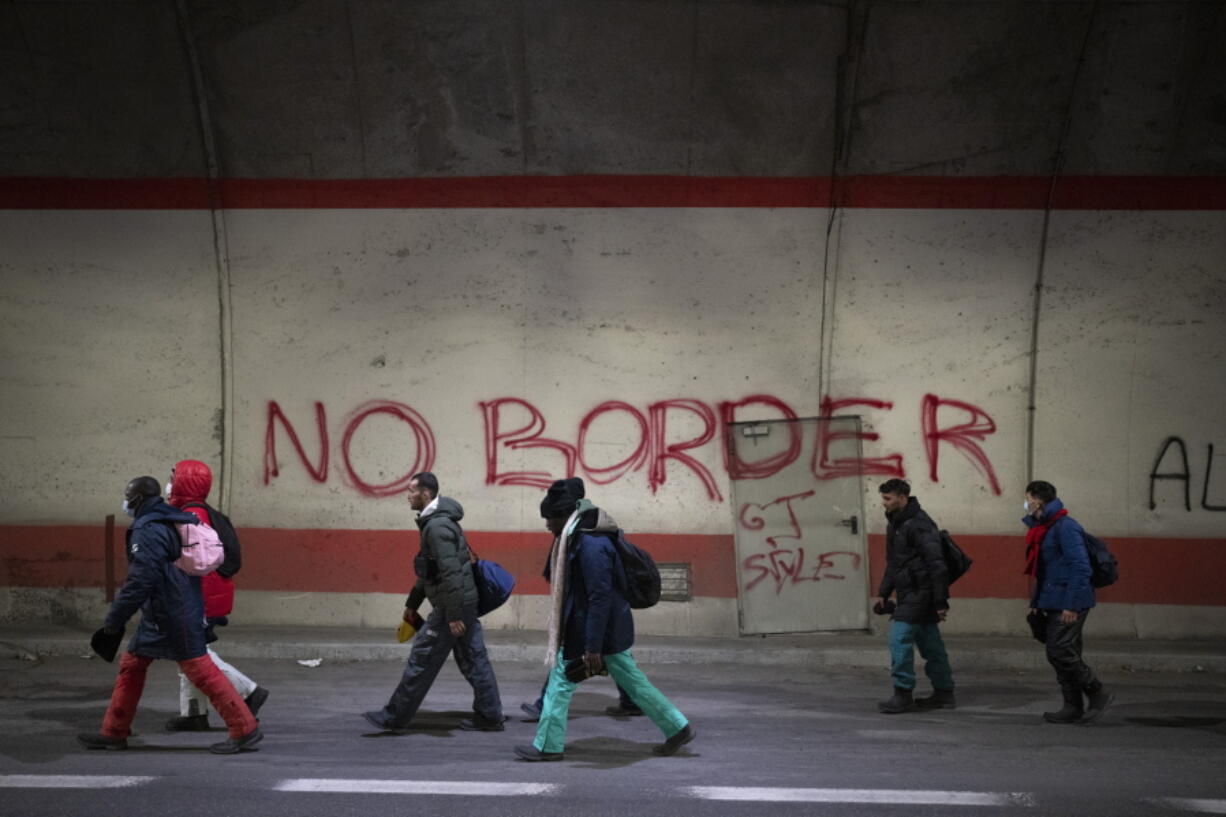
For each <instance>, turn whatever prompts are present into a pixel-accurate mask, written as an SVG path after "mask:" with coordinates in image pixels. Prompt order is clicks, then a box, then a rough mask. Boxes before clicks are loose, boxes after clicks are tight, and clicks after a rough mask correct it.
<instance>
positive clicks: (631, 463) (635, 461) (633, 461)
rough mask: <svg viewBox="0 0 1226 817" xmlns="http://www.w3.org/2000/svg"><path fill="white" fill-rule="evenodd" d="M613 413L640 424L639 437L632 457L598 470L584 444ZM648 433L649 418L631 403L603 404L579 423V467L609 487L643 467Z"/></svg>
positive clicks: (647, 450) (613, 401) (591, 477)
mask: <svg viewBox="0 0 1226 817" xmlns="http://www.w3.org/2000/svg"><path fill="white" fill-rule="evenodd" d="M611 411H622V412H625V413H626V414H629V415H630V416H631V417H632V418H633V419H634V421H635V422H636V423H638V426H639V436H638V440H637V441H636V442H635V448H634V451H632V452H630V456H628V457H626V458H625V459H624V460H622V461H621V462H616V463H614V464H613V465H609V466H605V467H603V468H597V467H596V466H594V465H591V464H590V463H589V462H588V461H587V458H586V457H585V456H584V451H585V450H586V448H585V447H584V443H585V442H586V441H587V434H588V431H590V430H591V428H592V423H594V422H596V419H597V418H598V417H601V416H602V415H605V414H608V413H609V412H611ZM648 433H649V428H648V424H647V418H645V417H644V416H643V415H642V413H641V412H640V411H639V410H638V409H636V408H635V407H634V406H632V405H630V404H629V403H623V402H621V401H620V400H609V401H607V402H604V403H601V404H600V405H599V406H597V407H596V408H594V409H592V410H591V411H589V412H588V413H587V416H585V417H584V418H583V422H581V423H579V443H578V445H577V446H576V448H577V449H578V451H579V465H580V466H582V467H583V472H584V473H585V474H587V476H588V479H590V480H591V481H592V482H594V483H596V484H597V485H608V484H609V483H610V482H615V481H617V480H618V479H621V478H622V477H623V476H625V475H626V474H627V473H628V472H630V471H637V470H638V469H640V468H642V467H643V464H644V463H645V462H646V461H647V456H648V453H649V445H648ZM487 450H488V449H487Z"/></svg>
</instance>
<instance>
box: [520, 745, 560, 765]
mask: <svg viewBox="0 0 1226 817" xmlns="http://www.w3.org/2000/svg"><path fill="white" fill-rule="evenodd" d="M515 756H516V757H518V758H519V759H520V760H526V761H528V762H529V763H540V762H542V761H549V760H561V759H562V753H561V752H542V751H541V750H540V749H537V748H536V747H535V746H532V745H531V744H529V745H527V746H516V747H515Z"/></svg>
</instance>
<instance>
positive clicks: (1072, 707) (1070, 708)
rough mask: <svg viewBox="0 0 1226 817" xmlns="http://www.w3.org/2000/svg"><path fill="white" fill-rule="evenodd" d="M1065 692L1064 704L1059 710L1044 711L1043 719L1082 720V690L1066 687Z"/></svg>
mask: <svg viewBox="0 0 1226 817" xmlns="http://www.w3.org/2000/svg"><path fill="white" fill-rule="evenodd" d="M1063 694H1064V706H1063V707H1061V708H1060V710H1059V711H1058V712H1044V713H1043V720H1045V721H1047V722H1048V723H1077V721H1079V720H1081V716H1082V713H1083V711H1084V710H1083V707H1082V705H1081V690H1079V689H1073V690H1069V689H1066V690H1063ZM1099 714H1101V713H1099Z"/></svg>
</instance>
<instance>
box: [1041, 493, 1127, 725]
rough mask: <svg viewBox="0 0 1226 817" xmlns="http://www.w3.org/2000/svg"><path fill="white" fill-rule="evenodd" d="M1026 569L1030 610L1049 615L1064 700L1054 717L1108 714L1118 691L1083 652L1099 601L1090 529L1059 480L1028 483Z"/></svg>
mask: <svg viewBox="0 0 1226 817" xmlns="http://www.w3.org/2000/svg"><path fill="white" fill-rule="evenodd" d="M1022 524H1024V525H1025V526H1026V527H1027V528H1028V531H1027V533H1026V569H1025V571H1024V572H1025V573H1026V575H1028V576H1032V577H1034V582H1033V588H1032V593H1031V596H1030V612H1031V614H1032V615H1034V614H1038V615H1041V616H1044V617H1045V618H1046V639H1045V641H1044V645H1045V646H1046V648H1047V661H1048V663H1049V664H1051V665H1052V668H1053V669H1054V670H1055V671H1056V681H1057V683H1059V684H1060V692H1061V694H1062V696H1063V697H1064V706H1063V707H1061V708H1060V709H1059V710H1058V711H1056V712H1044V713H1043V719H1044V720H1045V721H1047V722H1048V723H1064V724H1068V723H1081V724H1089V723H1093V722H1094V721H1096V720H1098V719H1099V718H1101V717H1102V715H1103V713H1104V712H1105V711H1106V710H1107V707H1108V706H1110V705H1111V702H1112V701H1113V700H1115V696H1114V695H1112V694H1111V693H1110V692H1108V691H1107V690H1106V688H1105V687H1104V686H1103V682H1102V681H1100V680H1098V678H1097V677H1096V676H1095V675H1094V670H1092V669H1091V668H1090V667H1089V665H1088V664H1086V662H1085V661H1083V660H1082V658H1081V647H1082V638H1081V634H1082V630H1083V628H1084V627H1085V623H1086V617H1087V616H1088V615H1089V614H1090V608H1091V607H1093V606H1094V604H1095V600H1094V587H1093V585H1091V584H1090V575H1091V573H1092V570H1091V568H1090V554H1089V551H1088V550H1087V549H1086V539H1085V529H1084V528H1082V527H1081V525H1079V524H1078V523H1077V521H1076V520H1075V519H1073V518H1072V517H1071V516H1069V515H1068V510H1066V509H1065V507H1064V503H1063V502H1061V501H1060V500H1059V499H1057V498H1056V486H1054V485H1052V484H1051V483H1050V482H1043V481H1042V480H1036V481H1034V482H1031V483H1030V484H1029V485H1027V486H1026V516H1025V517H1024V518H1023V519H1022Z"/></svg>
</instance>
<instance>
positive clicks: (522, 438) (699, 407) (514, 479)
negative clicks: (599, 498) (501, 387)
mask: <svg viewBox="0 0 1226 817" xmlns="http://www.w3.org/2000/svg"><path fill="white" fill-rule="evenodd" d="M508 406H511V407H518V408H519V409H521V410H522V411H524V412H527V415H528V420H527V422H526V423H523V424H522V425H520V426H519V427H518V428H515V429H514V430H510V431H508V430H506V429H505V428H504V424H505V423H506V419H505V417H504V414H503V410H504V409H505V408H506V407H508ZM480 407H481V416H482V419H483V421H484V423H485V484H486V485H527V486H532V487H536V488H548V487H549V485H550V483H552V482H553V481H554V480H555V479H561V478H563V477H573V476H575V474H576V473H577V467H578V466H582V467H583V472H584V476H585V477H587V478H589V479H591V480H592V481H593V482H595V483H597V484H600V485H604V484H608V483H610V482H613V481H614V480H616V479H619V478H621V477H622V476H624V475H626V474H627V473H629V472H630V471H637V470H639V469H641V468H642V467H643V466H644V465H648V466H649V467H648V476H647V485H648V487H650V488H651V490H652V492H653V493H654V492H656V491H658V490H659V489H660V486H661V485H663V484H664V483H665V482H666V481H667V480H668V473H667V470H666V466H667V464H668V461H669V460H672V461H674V462H678V463H680V464H682V465H684V466H686V467H687V468H689V469H690V470H691V471H693V472H694V474H695V475H697V476H698V479H699V481H701V482H702V485H703V488H704V490H705V491H706V493H707V496H708V497H709V498H710V499H712V500H714V501H717V502H721V501H723V494H721V493H720V490H719V486H718V485H717V484H716V482H715V477H714V476H713V475H712V474H711V471H710V469H708V468H707V467H706V466H705V465H703V464H702V463H701V462H699V461H698V460H697V459H695V458H694V457H692V456H690V455H689V454H687V453H685V452H687V451H689V450H691V449H695V448H699V447H701V446H703V445H706V444H707V443H708V442H710V441H711V440H712V439H713V438H714V437H715V432H716V429H717V427H718V425H717V420H716V416H715V412H714V411H713V410H712V409H711V407H710V406H708V405H707V404H706V403H703V402H700V401H698V400H662V401H660V402H658V403H652V404H651V405H649V406H648V407H647V415H646V416H644V415H643V413H642V412H640V411H639V410H638V409H636V408H635V407H634V406H632V405H630V404H629V403H623V402H621V401H617V400H611V401H607V402H604V403H601V404H600V405H598V406H596V408H594V409H592V410H591V411H589V412H588V413H587V414H586V415H584V417H583V419H582V420H581V421H580V423H579V430H578V442H577V444H574V445H572V444H571V443H568V442H564V441H562V440H558V439H552V438H548V437H542V436H541V435H542V434H544V433H545V426H546V423H545V416H544V415H543V414H541V412H540V410H539V409H538V408H537V407H536V406H534V405H532V403H529V402H528V401H527V400H521V399H520V398H518V397H501V398H498V399H497V400H490V401H488V402H482V403H481V404H480ZM612 411H620V412H624V413H626V414H628V415H630V417H631V418H632V419H633V420H634V421H635V422H636V423H637V425H638V428H639V435H638V439H631V440H629V441H628V442H627V447H628V448H630V449H631V450H630V453H629V454H628V455H627V456H626V457H625V458H624V459H622V460H620V461H618V462H616V463H614V464H613V465H611V466H604V467H598V468H592V467H590V466H589V464H588V462H587V460H586V458H585V457H583V456H581V454H582V452H584V451H585V448H586V446H585V444H586V441H587V435H588V432H589V431H590V430H591V427H592V424H593V423H594V422H595V421H596V420H597V419H598V418H599V417H601V416H603V415H605V414H608V413H609V412H612ZM670 411H688V412H691V413H692V414H695V415H696V416H697V417H698V418H699V419H700V420H702V423H703V430H702V432H701V433H699V434H698V436H696V437H694V438H692V439H689V440H682V441H680V442H669V440H668V416H669V412H670ZM504 448H506V449H510V450H512V451H514V450H518V449H521V448H546V449H552V450H555V451H558V452H561V454H562V455H563V463H564V465H565V470H564V471H562V472H561V473H560V474H557V473H555V472H549V471H502V470H500V466H499V464H498V456H499V453H500V452H501V450H502V449H504Z"/></svg>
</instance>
